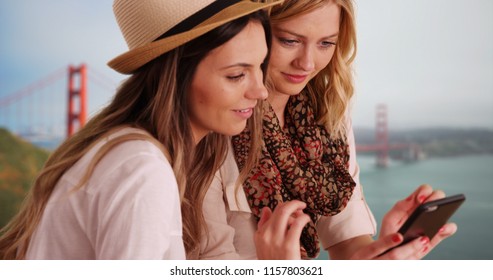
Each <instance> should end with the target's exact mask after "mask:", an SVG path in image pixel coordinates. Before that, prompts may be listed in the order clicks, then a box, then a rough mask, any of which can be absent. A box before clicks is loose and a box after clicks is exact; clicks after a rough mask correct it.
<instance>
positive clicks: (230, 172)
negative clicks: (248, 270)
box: [200, 122, 376, 259]
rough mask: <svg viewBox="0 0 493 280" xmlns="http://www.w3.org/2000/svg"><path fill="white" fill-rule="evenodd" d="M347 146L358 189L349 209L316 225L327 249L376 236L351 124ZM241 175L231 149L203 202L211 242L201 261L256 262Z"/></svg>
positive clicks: (253, 227) (205, 245) (252, 224)
mask: <svg viewBox="0 0 493 280" xmlns="http://www.w3.org/2000/svg"><path fill="white" fill-rule="evenodd" d="M348 143H349V147H350V161H349V172H350V174H351V175H352V177H353V179H354V180H355V182H356V187H355V189H354V192H353V196H352V197H351V199H350V201H349V203H348V205H347V206H346V208H345V209H344V210H343V211H342V212H341V213H339V214H337V215H335V216H329V217H320V218H319V220H318V221H317V224H316V227H317V231H318V234H319V237H320V240H321V242H322V246H323V248H325V249H327V248H329V247H330V246H333V245H335V244H337V243H339V242H342V241H344V240H347V239H350V238H353V237H356V236H361V235H367V234H369V235H374V234H375V233H376V222H375V219H374V217H373V214H372V213H371V211H370V209H369V208H368V205H367V203H366V201H365V198H364V195H363V192H362V187H361V185H360V182H359V167H358V164H357V162H356V146H355V141H354V133H353V129H352V126H351V123H350V122H348ZM238 175H239V172H238V167H237V165H236V162H235V159H234V156H233V153H232V150H231V149H230V151H229V153H228V156H227V159H226V161H225V163H224V165H223V166H222V167H221V169H220V170H219V171H218V172H217V173H216V176H215V178H214V180H213V182H212V184H211V186H210V188H209V190H208V191H207V194H206V196H205V199H204V207H203V211H204V217H205V221H206V224H207V227H208V240H207V236H205V235H204V236H203V242H202V246H201V251H200V258H201V259H256V258H257V254H256V251H255V244H254V241H253V235H254V233H255V230H256V227H257V223H256V221H255V218H254V217H253V215H252V213H251V210H250V207H249V205H248V201H247V199H246V196H245V193H244V192H243V189H242V188H238V189H236V190H235V183H236V179H237V178H238ZM235 193H236V195H235Z"/></svg>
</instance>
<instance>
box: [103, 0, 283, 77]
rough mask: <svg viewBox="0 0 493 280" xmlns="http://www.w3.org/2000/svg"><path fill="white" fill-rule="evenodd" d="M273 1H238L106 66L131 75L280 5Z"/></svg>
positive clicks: (133, 50)
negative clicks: (240, 20)
mask: <svg viewBox="0 0 493 280" xmlns="http://www.w3.org/2000/svg"><path fill="white" fill-rule="evenodd" d="M282 1H283V0H275V1H272V2H270V3H260V2H252V1H240V2H238V3H236V4H234V5H231V6H229V7H227V8H225V9H224V10H222V11H221V12H219V13H218V14H216V15H214V16H212V17H211V18H209V19H208V20H206V21H205V22H203V23H201V24H200V25H198V26H196V27H195V28H193V29H191V30H189V31H186V32H183V33H179V34H176V35H173V36H170V37H167V38H164V39H161V40H158V41H154V42H151V43H149V44H146V45H144V46H141V47H137V48H135V49H132V50H129V51H127V52H125V53H123V54H121V55H119V56H117V57H116V58H114V59H112V60H111V61H110V62H108V66H109V67H111V68H113V69H114V70H116V71H117V72H120V73H122V74H131V73H133V72H134V71H135V70H137V69H139V68H140V67H141V66H143V65H144V64H146V63H148V62H149V61H151V60H153V59H155V58H157V57H159V56H160V55H162V54H164V53H166V52H168V51H170V50H172V49H174V48H177V47H179V46H181V45H183V44H185V43H187V42H189V41H191V40H193V39H195V38H197V37H199V36H201V35H203V34H205V33H207V32H209V31H211V30H212V29H214V28H216V27H219V26H221V25H223V24H225V23H227V22H230V21H232V20H235V19H237V18H240V17H242V16H245V15H248V14H250V13H252V12H255V11H258V10H261V9H265V8H268V7H271V6H274V5H277V4H279V3H281V2H282Z"/></svg>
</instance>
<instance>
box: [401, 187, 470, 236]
mask: <svg viewBox="0 0 493 280" xmlns="http://www.w3.org/2000/svg"><path fill="white" fill-rule="evenodd" d="M465 199H466V198H465V196H464V195H463V194H458V195H454V196H449V197H445V198H442V199H438V200H433V201H429V202H426V203H423V204H421V205H420V206H418V208H416V210H414V212H413V213H412V214H411V216H409V218H408V219H407V220H406V222H405V223H404V224H403V225H402V227H401V228H400V229H399V233H400V234H402V235H403V236H404V241H403V242H402V244H405V243H407V242H409V241H411V240H413V239H415V238H417V237H420V236H428V238H429V239H430V240H431V239H432V238H433V237H434V236H435V234H436V233H437V232H438V231H439V230H440V228H441V227H442V226H443V225H444V224H445V223H446V222H447V221H448V219H449V218H450V217H451V216H452V215H453V214H454V213H455V211H456V210H457V209H458V208H459V206H461V204H462V203H463V202H464V200H465ZM402 244H401V245H402Z"/></svg>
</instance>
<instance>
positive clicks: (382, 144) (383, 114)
mask: <svg viewBox="0 0 493 280" xmlns="http://www.w3.org/2000/svg"><path fill="white" fill-rule="evenodd" d="M376 114H377V115H376V129H375V140H376V143H377V146H379V149H378V151H377V166H379V167H387V165H388V164H389V130H388V118H387V106H386V105H385V104H379V105H377V113H376Z"/></svg>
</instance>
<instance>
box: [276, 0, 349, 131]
mask: <svg viewBox="0 0 493 280" xmlns="http://www.w3.org/2000/svg"><path fill="white" fill-rule="evenodd" d="M329 2H334V3H336V4H337V5H339V6H340V7H341V15H340V27H339V38H338V41H337V45H336V46H335V48H336V49H335V52H334V56H333V57H332V60H331V61H330V63H329V64H328V65H327V67H325V68H324V69H322V70H321V71H320V72H319V73H318V74H317V76H315V77H314V78H313V79H312V80H310V81H309V82H308V84H307V86H306V88H305V89H306V92H307V94H308V95H309V98H310V101H311V103H312V104H313V107H314V108H313V109H314V113H315V116H316V120H317V122H318V123H319V124H321V125H325V127H326V128H327V130H328V131H329V132H330V133H331V135H332V137H342V136H343V135H345V125H344V124H345V114H346V111H347V109H348V107H349V104H350V100H351V98H352V96H353V94H354V86H353V70H352V63H353V61H354V58H355V56H356V50H357V41H356V26H355V15H354V8H353V2H352V0H285V1H284V2H283V3H282V4H281V5H277V6H274V7H272V9H271V13H270V20H271V23H272V25H275V24H276V23H280V22H283V21H286V20H290V19H293V18H295V17H297V16H300V15H303V14H306V13H309V12H311V11H313V10H316V9H318V8H320V7H322V6H324V5H326V4H327V3H329ZM267 87H269V88H271V89H272V87H273V83H272V82H270V81H269V77H268V78H267Z"/></svg>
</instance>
